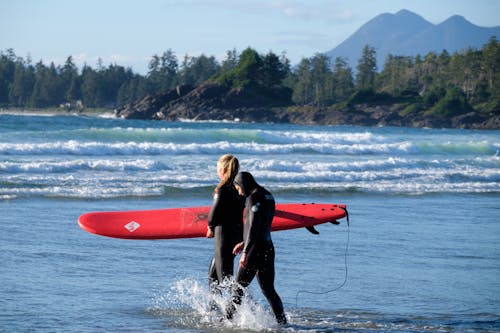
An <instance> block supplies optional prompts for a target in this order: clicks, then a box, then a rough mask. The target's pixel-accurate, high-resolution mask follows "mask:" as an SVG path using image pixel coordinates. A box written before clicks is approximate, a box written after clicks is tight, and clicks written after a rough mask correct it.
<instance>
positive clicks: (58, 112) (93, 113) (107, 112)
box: [0, 108, 500, 131]
mask: <svg viewBox="0 0 500 333" xmlns="http://www.w3.org/2000/svg"><path fill="white" fill-rule="evenodd" d="M238 111H241V110H238ZM236 113H237V114H235V115H234V116H235V117H236V118H233V119H222V118H220V119H217V117H215V118H214V119H205V118H204V117H201V119H200V117H195V118H194V119H189V118H180V117H178V118H175V117H174V118H172V119H162V120H163V121H183V122H186V121H189V122H196V121H216V122H218V121H221V122H224V121H228V122H233V121H235V122H242V123H245V122H248V123H276V124H282V123H289V124H296V125H316V126H331V125H346V126H365V127H384V126H388V127H401V128H404V127H408V128H434V129H471V130H486V131H496V130H499V129H500V127H499V125H498V116H496V119H497V123H496V124H493V126H478V127H472V126H471V127H468V126H463V124H461V126H435V125H436V124H427V123H425V122H420V123H418V124H413V126H412V125H404V124H402V123H401V122H399V123H398V122H393V121H390V119H388V120H389V121H385V120H383V119H371V121H366V120H365V121H363V119H362V118H360V119H354V120H355V121H352V120H353V119H341V118H339V119H333V121H329V120H328V119H327V118H324V119H320V118H321V117H318V116H321V115H323V113H325V112H324V111H321V112H317V113H316V116H315V117H313V118H317V119H313V118H311V114H310V113H309V112H305V113H304V112H291V113H287V114H284V113H283V110H281V113H280V115H281V116H282V117H275V119H271V118H272V117H271V118H269V119H267V118H265V117H264V119H260V120H259V116H258V114H254V115H251V116H250V115H248V114H243V116H241V115H239V114H238V112H236ZM365 113H366V114H365V115H368V116H370V112H365ZM2 114H5V115H9V114H10V115H21V116H41V117H43V116H45V117H51V116H73V117H93V118H108V119H127V120H128V119H135V118H128V117H126V116H123V115H121V114H120V113H117V111H116V109H103V108H96V109H92V108H89V109H83V110H82V111H77V110H69V111H68V110H63V109H57V108H47V109H17V108H8V109H6V108H0V115H2ZM285 115H286V117H285ZM205 116H206V115H205ZM226 116H227V114H226ZM240 116H241V117H240ZM389 118H390V117H389ZM137 119H142V120H156V121H159V120H160V119H152V118H149V119H148V118H137ZM235 119H237V120H235ZM285 119H286V120H285ZM356 120H357V121H356ZM442 120H443V119H438V123H441V121H442ZM432 125H434V126H432ZM448 125H450V124H448Z"/></svg>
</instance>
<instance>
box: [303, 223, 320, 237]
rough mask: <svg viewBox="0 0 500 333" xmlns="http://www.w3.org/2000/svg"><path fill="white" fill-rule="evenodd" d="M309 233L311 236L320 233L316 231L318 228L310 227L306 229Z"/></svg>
mask: <svg viewBox="0 0 500 333" xmlns="http://www.w3.org/2000/svg"><path fill="white" fill-rule="evenodd" d="M306 229H307V231H309V232H310V233H311V234H314V235H319V231H318V230H316V228H314V226H313V225H312V226H309V227H306Z"/></svg>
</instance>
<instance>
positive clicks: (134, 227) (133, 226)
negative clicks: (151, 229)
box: [124, 221, 141, 232]
mask: <svg viewBox="0 0 500 333" xmlns="http://www.w3.org/2000/svg"><path fill="white" fill-rule="evenodd" d="M140 226H141V225H140V224H139V223H137V222H135V221H130V222H129V223H127V224H125V225H124V227H125V229H127V230H128V231H130V232H134V231H136V230H137V229H139V227H140Z"/></svg>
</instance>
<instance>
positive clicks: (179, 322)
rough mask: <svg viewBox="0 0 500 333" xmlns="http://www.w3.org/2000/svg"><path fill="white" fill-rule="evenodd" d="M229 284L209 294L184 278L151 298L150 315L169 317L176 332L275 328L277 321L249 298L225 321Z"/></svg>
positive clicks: (224, 284)
mask: <svg viewBox="0 0 500 333" xmlns="http://www.w3.org/2000/svg"><path fill="white" fill-rule="evenodd" d="M230 284H231V282H230V281H227V282H225V283H223V284H222V289H221V290H222V291H221V292H220V293H212V292H210V291H209V289H208V286H205V285H204V284H201V283H200V282H199V281H197V280H194V279H190V278H186V279H181V280H178V281H175V282H174V283H173V285H172V286H171V287H170V290H168V291H161V292H159V293H158V294H157V295H155V296H154V297H153V303H154V305H153V307H152V308H150V312H151V313H154V314H155V315H158V316H168V317H170V318H171V319H172V320H173V321H174V323H172V324H173V326H175V327H178V328H193V327H195V328H197V329H207V328H212V329H214V328H216V329H237V330H251V331H263V330H264V331H265V330H269V329H273V328H276V326H277V324H276V320H275V319H274V316H273V315H272V313H271V312H270V310H267V309H265V308H264V306H263V305H261V304H257V303H255V302H254V301H253V300H252V297H251V295H248V296H247V297H245V298H244V299H243V302H242V304H241V305H239V306H238V308H237V312H236V313H235V314H234V317H233V319H232V320H227V319H226V318H225V308H226V306H227V305H228V302H229V301H230V292H229V289H230V288H229V287H230Z"/></svg>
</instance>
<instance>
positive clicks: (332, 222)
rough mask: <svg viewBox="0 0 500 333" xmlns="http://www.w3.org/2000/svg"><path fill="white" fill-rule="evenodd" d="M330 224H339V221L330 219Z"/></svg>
mask: <svg viewBox="0 0 500 333" xmlns="http://www.w3.org/2000/svg"><path fill="white" fill-rule="evenodd" d="M330 223H331V224H340V222H339V221H330Z"/></svg>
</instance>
